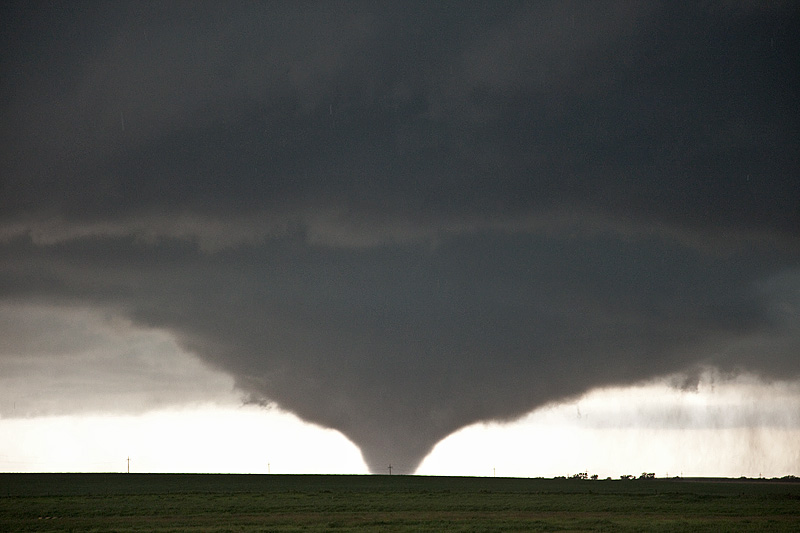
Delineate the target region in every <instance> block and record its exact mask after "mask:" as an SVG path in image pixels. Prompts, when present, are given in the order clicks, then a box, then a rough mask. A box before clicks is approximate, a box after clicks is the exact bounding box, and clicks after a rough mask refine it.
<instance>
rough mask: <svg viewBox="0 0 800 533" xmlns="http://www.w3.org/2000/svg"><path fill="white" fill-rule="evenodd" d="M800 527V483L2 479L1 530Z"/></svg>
mask: <svg viewBox="0 0 800 533" xmlns="http://www.w3.org/2000/svg"><path fill="white" fill-rule="evenodd" d="M353 530H359V531H404V530H407V531H800V483H796V482H795V483H792V482H774V481H762V480H749V481H742V480H681V479H670V480H662V479H659V480H599V481H592V480H568V479H567V480H565V479H523V478H463V477H423V476H386V475H383V476H280V475H225V474H0V531H3V532H6V531H8V532H11V531H81V532H84V531H121V532H125V531H157V532H167V531H170V532H179V531H198V532H199V531H202V532H222V531H353Z"/></svg>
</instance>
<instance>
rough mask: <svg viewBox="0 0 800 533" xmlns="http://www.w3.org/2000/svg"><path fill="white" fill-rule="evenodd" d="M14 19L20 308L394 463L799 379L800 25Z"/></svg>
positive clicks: (412, 463)
mask: <svg viewBox="0 0 800 533" xmlns="http://www.w3.org/2000/svg"><path fill="white" fill-rule="evenodd" d="M3 20H4V22H3V32H2V43H0V44H2V49H3V50H4V51H6V52H4V54H3V59H2V69H3V76H2V81H1V82H0V94H2V97H3V99H2V101H3V102H4V103H3V104H2V107H1V108H0V118H1V119H2V124H3V126H2V130H1V131H2V133H0V135H2V138H1V139H0V140H2V148H0V154H1V156H2V167H3V172H2V178H0V179H2V182H0V186H2V189H0V239H2V242H3V244H2V247H1V248H0V258H1V259H0V261H1V263H0V265H2V275H1V276H0V291H1V292H0V294H2V295H3V296H4V297H5V298H6V299H7V300H9V301H26V300H27V299H36V301H45V302H47V301H49V302H56V303H62V304H73V303H80V304H82V305H98V306H113V307H114V308H116V309H121V310H122V311H123V312H124V313H125V314H127V315H128V316H129V317H131V318H133V319H134V320H136V321H138V322H140V323H143V324H148V325H153V326H157V327H160V328H167V329H169V330H170V331H172V332H173V333H174V334H175V335H176V336H177V338H178V339H179V340H180V341H181V342H182V343H183V344H184V345H185V346H187V347H189V348H191V349H192V350H193V351H194V352H195V353H197V354H198V355H199V356H201V357H202V358H203V359H204V360H206V361H208V362H209V363H211V364H212V365H214V366H216V367H218V368H220V369H223V370H225V371H226V372H228V373H230V374H232V375H233V376H234V377H235V379H236V380H237V383H238V385H239V387H240V388H241V389H242V390H243V391H245V393H247V394H249V395H250V397H251V398H252V399H253V401H275V402H277V403H278V404H279V405H281V406H283V407H285V408H288V409H290V410H292V411H294V412H296V413H297V414H299V415H300V416H302V417H304V418H306V419H307V420H311V421H314V422H317V423H321V424H324V425H327V426H330V427H334V428H337V429H339V430H341V431H343V432H344V433H345V434H346V435H347V436H349V437H350V438H352V439H353V440H354V441H355V442H356V443H357V444H358V445H359V446H361V448H362V451H363V453H364V456H365V459H366V461H367V462H368V464H369V465H370V467H371V468H372V469H373V470H382V469H383V466H384V464H385V463H387V462H390V461H391V462H393V463H394V464H396V465H398V466H399V467H401V468H403V469H405V470H407V471H411V470H413V469H414V468H415V467H416V465H417V463H418V462H419V461H420V460H421V459H422V457H424V455H425V454H426V453H427V452H428V451H429V450H430V448H431V447H432V446H433V444H435V443H436V442H437V441H438V440H439V439H441V438H442V437H443V436H445V435H447V434H448V433H450V432H452V431H454V430H455V429H457V428H459V427H461V426H463V425H465V424H469V423H471V422H474V421H477V420H485V419H509V418H513V417H516V416H519V415H521V414H523V413H525V412H527V411H529V410H531V409H532V408H534V407H536V406H537V405H541V404H543V403H546V402H549V401H554V400H558V399H560V398H565V397H568V396H571V395H576V394H579V393H581V392H583V391H586V390H588V389H590V388H593V387H598V386H603V385H607V384H625V383H633V382H637V381H639V380H642V379H645V378H650V377H653V376H659V375H667V374H672V373H676V372H689V373H691V372H694V371H696V370H697V369H698V368H701V367H702V366H704V365H710V366H716V367H720V368H722V369H724V370H747V371H752V372H757V373H761V374H763V375H765V376H767V377H778V376H779V377H781V378H789V379H791V378H795V377H797V376H798V371H799V370H800V368H799V367H798V364H797V358H796V354H797V353H798V348H800V334H799V333H798V330H797V326H796V324H797V323H798V321H797V318H798V309H800V307H799V306H800V301H799V298H798V296H797V295H798V291H800V246H798V245H800V238H798V237H800V233H799V232H798V230H797V228H798V227H800V209H798V205H800V204H798V198H800V180H798V156H799V155H800V153H799V147H798V141H797V139H798V138H800V135H798V134H799V133H800V132H798V125H799V123H800V118H798V117H800V109H798V88H800V80H798V70H799V69H798V67H797V61H796V59H797V57H798V52H800V49H799V48H800V47H799V46H798V45H799V44H800V43H798V35H800V31H798V30H800V28H798V26H800V24H799V22H800V13H799V12H798V9H797V8H795V7H793V6H792V5H791V4H786V5H781V4H770V5H769V6H764V5H761V4H758V3H756V4H753V5H750V4H748V3H741V2H737V3H727V2H719V3H709V4H706V5H704V6H703V7H692V8H686V7H681V6H676V5H673V4H672V3H663V4H662V3H644V2H636V3H630V4H628V3H607V4H606V3H595V2H593V3H582V2H575V3H570V2H552V3H547V2H540V3H534V4H525V3H523V4H516V3H503V4H500V5H497V4H494V3H491V4H464V3H453V4H450V3H441V4H429V3H421V4H411V3H399V4H394V3H384V4H375V3H366V4H360V3H342V4H338V3H295V2H293V3H287V4H250V3H248V4H238V3H224V4H216V3H213V4H202V3H196V2H193V3H186V4H181V3H169V4H166V5H162V4H161V3H152V4H144V3H131V4H120V3H115V4H105V3H98V4H94V3H83V4H79V5H77V6H69V5H49V4H39V5H33V6H31V5H28V4H25V5H22V6H12V7H10V8H6V13H5V14H4V16H3Z"/></svg>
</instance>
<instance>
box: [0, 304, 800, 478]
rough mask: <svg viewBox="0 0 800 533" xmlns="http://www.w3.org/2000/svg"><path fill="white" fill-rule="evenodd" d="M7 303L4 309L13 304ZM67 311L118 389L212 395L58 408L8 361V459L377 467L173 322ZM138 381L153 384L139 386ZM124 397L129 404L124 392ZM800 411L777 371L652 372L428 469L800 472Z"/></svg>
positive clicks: (63, 468) (41, 468) (244, 467)
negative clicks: (248, 381)
mask: <svg viewBox="0 0 800 533" xmlns="http://www.w3.org/2000/svg"><path fill="white" fill-rule="evenodd" d="M9 311H10V310H9V309H5V312H6V315H5V316H6V317H7V316H8V315H7V313H8V312H9ZM17 311H19V310H17ZM28 312H29V313H30V309H29V310H28ZM49 314H52V310H51V311H44V310H42V309H38V314H37V316H38V318H39V320H43V319H44V317H45V316H46V315H49ZM3 316H4V315H3V313H2V312H0V317H3ZM69 316H70V318H71V327H73V328H76V330H78V331H82V332H84V333H85V332H87V331H94V334H93V337H95V339H96V341H97V342H98V344H97V345H95V346H94V347H93V348H94V349H92V350H89V351H88V352H87V353H84V354H83V356H82V357H83V358H87V359H90V360H91V361H90V362H91V364H92V365H93V366H100V367H102V366H107V367H108V369H109V374H108V375H106V376H105V377H104V380H103V381H104V382H112V383H122V382H125V381H128V386H127V389H126V390H122V389H119V388H118V389H116V390H115V391H113V392H114V396H115V397H117V398H119V397H120V396H119V395H118V394H117V393H120V394H121V397H122V398H126V397H128V398H136V397H137V396H138V395H139V394H141V393H144V394H147V395H151V396H159V395H161V396H163V397H167V398H172V401H173V402H175V401H177V400H178V398H177V397H175V396H174V391H175V389H178V390H180V389H181V388H183V387H185V386H187V385H191V384H192V383H198V382H200V383H203V387H204V394H205V395H206V396H207V397H210V398H213V399H214V400H213V401H210V402H205V403H203V402H202V401H201V400H196V401H194V402H192V403H188V404H180V403H176V404H174V405H172V406H169V407H166V408H163V407H162V408H157V409H152V410H147V411H145V412H136V413H127V414H125V413H113V412H112V413H108V412H105V413H104V412H102V411H99V412H96V413H88V414H80V413H78V414H63V413H62V414H54V413H58V409H57V408H56V407H54V403H55V398H48V392H47V391H46V389H47V387H49V386H52V385H53V383H41V384H40V386H41V387H42V388H41V389H40V392H39V394H38V395H36V397H31V396H30V395H28V396H26V394H25V392H26V390H28V387H29V386H30V383H28V384H27V386H26V387H24V388H23V387H21V386H20V384H19V383H15V382H14V381H12V380H10V379H8V377H7V376H8V375H9V372H5V373H4V374H0V390H2V391H3V392H2V393H0V399H1V400H2V402H3V403H4V404H8V403H12V404H13V405H14V407H13V409H14V410H16V409H17V406H16V405H15V404H16V403H17V402H19V411H20V412H26V411H27V412H28V415H27V416H24V415H23V416H18V417H15V416H14V413H13V411H12V412H11V413H10V414H11V416H10V417H6V418H0V437H2V438H0V472H109V471H110V472H122V471H126V470H127V469H128V468H129V467H130V469H131V471H132V472H212V473H261V474H263V473H274V474H366V473H369V469H368V468H367V466H366V465H365V464H364V461H363V459H362V458H361V453H360V451H359V450H358V448H357V447H356V446H355V445H354V444H353V443H352V442H350V441H349V440H347V438H346V437H345V436H344V435H342V434H341V433H340V432H338V431H335V430H332V429H326V428H322V427H320V426H315V425H312V424H308V423H305V422H303V421H302V420H300V419H299V418H297V417H296V416H295V415H292V414H290V413H287V412H285V411H283V410H281V409H279V408H276V407H274V406H266V407H265V406H261V405H254V404H249V405H248V404H244V403H243V402H242V396H241V394H237V393H236V392H235V391H234V388H233V381H232V380H231V378H230V377H228V376H226V375H224V374H222V373H220V372H218V371H214V370H213V369H210V368H208V367H207V366H205V365H203V364H201V363H199V362H198V361H193V358H192V356H190V355H188V354H186V353H185V352H183V351H181V350H180V349H177V348H176V347H175V345H174V343H172V342H169V339H168V336H165V334H164V333H163V332H160V331H150V332H142V331H138V332H136V333H135V334H133V335H130V336H128V337H126V338H127V340H128V341H131V340H132V339H133V338H136V339H138V341H136V342H132V343H130V344H129V345H128V346H127V347H126V348H125V350H123V352H125V353H114V350H113V349H112V346H111V345H109V344H104V342H106V343H108V342H112V341H114V337H106V338H105V339H104V338H103V333H102V329H97V328H98V324H97V323H95V324H92V322H93V321H95V320H100V319H101V317H99V316H97V314H96V313H91V312H85V311H84V312H83V313H81V312H78V311H77V310H74V309H72V310H70V314H69ZM51 318H52V317H51ZM100 321H101V320H100ZM101 324H102V321H101ZM131 349H132V350H133V351H129V350H131ZM159 349H160V350H161V352H160V353H158V354H157V357H155V358H154V357H152V355H153V354H152V352H153V351H155V350H159ZM137 350H138V352H139V353H136V351H137ZM125 356H127V357H139V358H140V359H139V360H138V362H136V363H135V365H134V366H138V367H139V373H138V374H136V373H132V372H127V371H126V372H125V373H124V374H120V375H115V371H114V370H113V369H114V368H116V367H115V366H113V365H109V364H108V362H109V361H108V359H114V358H118V357H125ZM148 365H151V366H155V367H157V370H158V372H160V373H161V376H162V378H164V381H163V382H162V384H161V385H160V386H161V387H163V390H158V389H157V388H156V389H153V388H152V387H153V385H152V383H148V382H147V380H143V379H142V378H143V376H147V375H148V374H149V373H150V371H152V370H153V369H152V368H151V369H149V370H148V369H147V368H146V367H147V366H148ZM6 370H7V368H6ZM54 370H55V373H54V374H55V375H56V376H57V377H58V380H59V382H60V383H61V385H62V386H63V387H73V386H74V387H76V388H77V387H79V386H80V379H81V376H80V369H79V368H73V371H72V372H70V368H69V366H66V367H62V368H56V369H54ZM137 383H139V386H141V385H147V386H148V387H149V388H148V389H147V390H139V391H137V390H136V388H137ZM98 393H99V394H103V392H102V391H98ZM15 398H16V399H15ZM116 408H117V409H119V410H124V406H123V405H118V406H117V407H116ZM48 411H50V412H51V414H46V413H47V412H48ZM36 413H38V414H36ZM798 417H800V390H798V386H797V385H796V384H795V385H793V384H792V383H786V382H784V383H773V384H772V385H768V384H766V383H764V382H762V381H760V380H758V379H754V378H752V377H750V378H748V377H746V376H739V377H738V378H730V377H729V378H728V379H725V378H723V377H721V376H718V375H714V374H713V373H708V374H706V375H704V376H703V378H702V379H701V381H700V382H698V383H697V384H695V385H694V386H692V387H690V388H683V389H681V388H677V387H675V386H674V384H672V385H671V384H669V383H667V382H652V383H649V384H643V385H639V386H634V387H627V388H619V387H618V388H610V389H605V390H598V391H594V392H590V393H588V394H586V395H583V396H582V397H580V398H575V399H573V400H571V401H567V402H564V403H561V404H556V405H551V406H546V407H543V408H540V409H538V410H536V411H534V412H532V413H530V414H528V415H526V416H524V417H522V418H521V419H519V420H515V421H512V422H507V423H498V422H492V423H479V424H474V425H471V426H469V427H466V428H463V429H461V430H459V431H457V432H456V433H454V434H452V435H450V436H449V437H447V438H445V439H444V440H443V441H442V442H440V443H439V444H438V445H437V446H436V447H435V448H434V449H433V451H432V452H431V453H430V454H429V455H428V457H427V458H426V459H425V460H424V461H423V462H422V464H421V465H420V467H419V468H418V469H417V471H416V473H417V474H420V475H466V476H490V475H498V476H511V477H555V476H561V475H567V476H568V475H573V474H575V473H578V472H582V471H585V472H588V473H589V475H591V474H598V475H599V476H601V477H613V478H616V477H619V476H620V475H623V474H633V475H639V474H640V473H641V472H644V471H646V472H654V473H656V474H657V475H658V476H660V477H661V476H667V475H685V476H728V477H739V476H747V477H758V476H764V477H780V476H784V475H789V474H792V475H796V473H797V472H800V447H798V446H797V442H800V429H798V425H799V424H798V420H797V419H798ZM687 428H690V430H689V431H686V429H687ZM128 458H130V464H129V463H128ZM385 473H388V464H387V472H385Z"/></svg>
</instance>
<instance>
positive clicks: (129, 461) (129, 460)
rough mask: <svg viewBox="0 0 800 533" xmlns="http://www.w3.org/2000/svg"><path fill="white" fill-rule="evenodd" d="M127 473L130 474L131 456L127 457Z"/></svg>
mask: <svg viewBox="0 0 800 533" xmlns="http://www.w3.org/2000/svg"><path fill="white" fill-rule="evenodd" d="M128 473H129V474H130V473H131V456H130V455H129V456H128Z"/></svg>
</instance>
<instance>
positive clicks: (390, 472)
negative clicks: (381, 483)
mask: <svg viewBox="0 0 800 533" xmlns="http://www.w3.org/2000/svg"><path fill="white" fill-rule="evenodd" d="M389 475H390V476H391V475H392V465H391V464H390V465H389Z"/></svg>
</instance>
